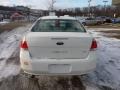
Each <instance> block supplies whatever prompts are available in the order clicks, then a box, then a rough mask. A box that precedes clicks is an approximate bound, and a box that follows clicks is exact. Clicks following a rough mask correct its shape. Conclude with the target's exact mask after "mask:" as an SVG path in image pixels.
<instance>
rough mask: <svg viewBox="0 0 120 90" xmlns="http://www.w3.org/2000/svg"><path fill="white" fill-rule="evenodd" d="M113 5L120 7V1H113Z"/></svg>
mask: <svg viewBox="0 0 120 90" xmlns="http://www.w3.org/2000/svg"><path fill="white" fill-rule="evenodd" d="M112 4H113V5H117V6H120V0H112Z"/></svg>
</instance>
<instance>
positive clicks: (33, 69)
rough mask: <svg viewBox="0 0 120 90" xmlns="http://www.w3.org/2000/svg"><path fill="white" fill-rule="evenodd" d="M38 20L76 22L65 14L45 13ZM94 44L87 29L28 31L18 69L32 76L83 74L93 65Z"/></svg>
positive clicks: (23, 41) (94, 58) (91, 68)
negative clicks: (58, 15) (79, 30)
mask: <svg viewBox="0 0 120 90" xmlns="http://www.w3.org/2000/svg"><path fill="white" fill-rule="evenodd" d="M39 20H75V21H76V19H75V18H73V17H69V16H61V17H57V16H47V17H42V18H40V19H38V21H39ZM34 25H35V24H34ZM34 25H33V27H34ZM82 27H83V26H82ZM94 45H96V41H95V40H94V38H93V37H92V35H91V34H90V33H89V32H87V31H86V32H32V31H30V32H29V33H28V34H26V35H25V36H24V37H23V40H22V42H21V48H20V62H21V68H22V69H23V70H24V71H25V72H26V73H28V74H33V75H81V74H86V73H88V72H90V71H93V70H94V69H95V68H96V50H95V49H96V46H97V45H96V46H95V48H93V47H94ZM24 47H25V48H24ZM91 47H92V49H91Z"/></svg>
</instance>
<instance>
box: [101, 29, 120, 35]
mask: <svg viewBox="0 0 120 90" xmlns="http://www.w3.org/2000/svg"><path fill="white" fill-rule="evenodd" d="M100 32H103V33H116V34H120V30H110V31H100Z"/></svg>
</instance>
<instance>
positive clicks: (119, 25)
mask: <svg viewBox="0 0 120 90" xmlns="http://www.w3.org/2000/svg"><path fill="white" fill-rule="evenodd" d="M88 28H116V29H120V24H112V23H106V24H101V25H94V26H88Z"/></svg>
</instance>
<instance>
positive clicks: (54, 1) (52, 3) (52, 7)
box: [51, 0, 56, 11]
mask: <svg viewBox="0 0 120 90" xmlns="http://www.w3.org/2000/svg"><path fill="white" fill-rule="evenodd" d="M55 3H56V0H51V11H54V4H55Z"/></svg>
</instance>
